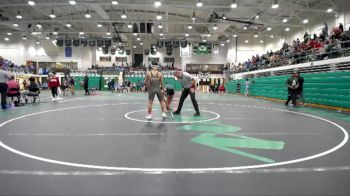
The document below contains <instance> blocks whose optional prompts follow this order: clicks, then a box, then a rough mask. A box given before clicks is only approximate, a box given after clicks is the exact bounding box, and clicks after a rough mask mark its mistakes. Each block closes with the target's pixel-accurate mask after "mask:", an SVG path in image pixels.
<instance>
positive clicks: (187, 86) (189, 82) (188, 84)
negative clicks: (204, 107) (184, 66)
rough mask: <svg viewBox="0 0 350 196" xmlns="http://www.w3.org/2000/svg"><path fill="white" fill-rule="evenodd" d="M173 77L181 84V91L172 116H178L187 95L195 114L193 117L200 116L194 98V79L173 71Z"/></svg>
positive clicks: (184, 73)
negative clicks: (189, 97)
mask: <svg viewBox="0 0 350 196" xmlns="http://www.w3.org/2000/svg"><path fill="white" fill-rule="evenodd" d="M174 76H175V77H176V78H178V80H179V81H180V82H181V84H182V88H183V90H182V93H181V97H180V102H179V106H178V107H177V110H176V111H175V112H174V113H173V114H174V115H180V113H181V109H182V106H183V104H184V101H185V99H186V98H187V96H188V94H190V96H191V101H192V104H193V107H194V109H195V110H196V113H195V114H194V115H193V116H200V113H199V108H198V103H197V100H196V97H195V91H196V81H195V79H193V78H192V76H191V75H190V74H189V73H187V72H182V71H175V73H174Z"/></svg>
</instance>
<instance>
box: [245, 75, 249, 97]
mask: <svg viewBox="0 0 350 196" xmlns="http://www.w3.org/2000/svg"><path fill="white" fill-rule="evenodd" d="M249 87H250V81H249V79H248V78H246V79H245V93H244V95H245V96H246V97H248V96H249Z"/></svg>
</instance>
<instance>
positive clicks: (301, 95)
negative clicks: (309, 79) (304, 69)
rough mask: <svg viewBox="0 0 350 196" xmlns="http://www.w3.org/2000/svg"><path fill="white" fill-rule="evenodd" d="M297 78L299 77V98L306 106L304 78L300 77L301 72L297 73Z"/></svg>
mask: <svg viewBox="0 0 350 196" xmlns="http://www.w3.org/2000/svg"><path fill="white" fill-rule="evenodd" d="M297 77H298V83H299V86H298V88H297V96H298V97H299V98H300V100H301V101H302V102H303V105H305V100H304V94H303V90H304V78H303V77H302V76H301V75H300V71H297Z"/></svg>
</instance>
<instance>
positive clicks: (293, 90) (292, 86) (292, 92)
mask: <svg viewBox="0 0 350 196" xmlns="http://www.w3.org/2000/svg"><path fill="white" fill-rule="evenodd" d="M286 86H287V88H288V99H287V101H286V103H285V105H286V106H288V104H289V102H290V101H291V100H292V103H293V106H294V107H296V102H297V89H298V87H299V82H298V74H297V73H296V72H293V73H292V76H291V77H290V78H288V79H287V82H286Z"/></svg>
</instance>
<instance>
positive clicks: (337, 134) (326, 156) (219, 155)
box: [0, 92, 350, 196]
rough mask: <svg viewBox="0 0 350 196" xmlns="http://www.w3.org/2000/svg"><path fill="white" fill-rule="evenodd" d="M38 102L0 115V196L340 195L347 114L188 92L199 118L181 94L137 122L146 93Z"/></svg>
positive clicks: (347, 174)
mask: <svg viewBox="0 0 350 196" xmlns="http://www.w3.org/2000/svg"><path fill="white" fill-rule="evenodd" d="M80 94H82V93H81V92H80ZM178 96H179V95H177V97H176V99H175V102H177V101H178ZM41 99H42V100H41V103H40V104H33V105H30V106H26V107H19V108H15V109H11V110H8V111H6V112H0V123H1V124H0V141H1V143H0V145H1V148H0V195H247V196H248V195H249V196H251V195H315V196H316V195H317V196H320V195H349V194H350V187H349V181H350V145H349V143H348V141H347V140H348V132H347V131H348V130H350V115H349V114H347V113H343V112H336V111H326V110H322V109H312V108H306V107H300V108H297V109H294V108H287V107H285V106H284V105H281V104H278V103H272V102H267V101H263V100H258V99H253V98H245V97H240V96H234V95H223V94H219V95H212V94H197V100H198V102H199V106H200V110H201V114H202V116H201V117H192V115H193V113H194V111H193V106H192V103H191V102H190V99H189V97H188V99H187V100H186V104H185V105H184V108H183V109H184V110H183V112H182V115H181V116H169V117H168V118H167V119H166V120H165V121H163V120H162V119H161V118H160V112H159V104H158V102H155V104H154V106H155V107H154V108H155V111H154V115H155V119H154V120H153V121H152V122H147V121H145V120H144V116H145V115H146V105H145V103H146V99H147V95H146V94H141V93H140V94H111V93H106V92H104V93H100V94H98V95H95V96H89V97H85V96H75V97H66V98H65V99H64V100H62V101H60V102H59V103H52V102H51V101H49V95H48V94H44V95H42V98H41ZM176 104H177V103H174V105H176Z"/></svg>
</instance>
